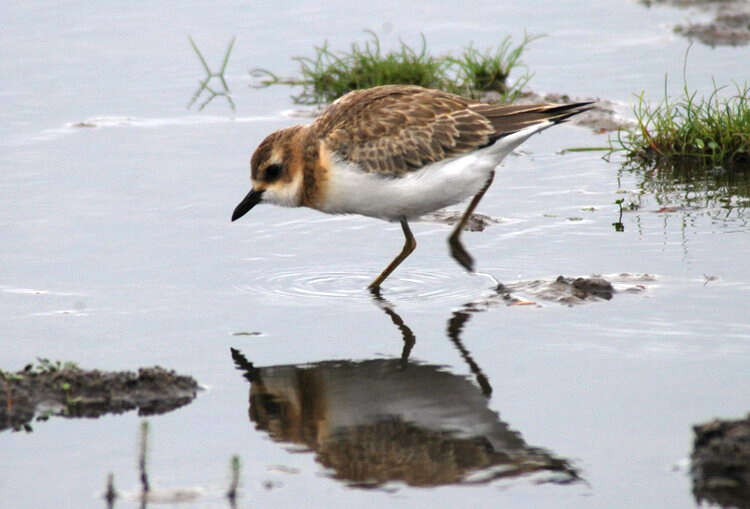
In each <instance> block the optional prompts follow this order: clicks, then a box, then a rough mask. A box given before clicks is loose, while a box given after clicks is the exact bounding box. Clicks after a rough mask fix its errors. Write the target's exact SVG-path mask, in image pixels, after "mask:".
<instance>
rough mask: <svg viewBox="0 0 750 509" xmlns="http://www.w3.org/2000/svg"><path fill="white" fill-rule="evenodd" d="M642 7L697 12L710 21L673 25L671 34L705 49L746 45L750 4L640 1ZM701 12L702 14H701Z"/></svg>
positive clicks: (699, 0)
mask: <svg viewBox="0 0 750 509" xmlns="http://www.w3.org/2000/svg"><path fill="white" fill-rule="evenodd" d="M641 3H642V4H643V5H645V6H646V7H651V6H652V5H668V6H672V7H680V8H697V10H696V11H695V12H698V13H701V14H702V12H708V13H710V14H711V15H712V16H713V19H712V20H711V21H709V22H706V23H691V22H688V23H685V24H680V25H676V26H675V27H674V31H675V32H676V33H678V34H681V35H684V36H685V37H688V38H690V39H697V40H698V41H700V42H701V43H703V44H706V45H708V46H743V45H745V44H748V43H750V3H748V2H745V1H742V0H642V1H641ZM701 11H702V12H701Z"/></svg>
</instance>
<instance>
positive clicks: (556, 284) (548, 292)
mask: <svg viewBox="0 0 750 509" xmlns="http://www.w3.org/2000/svg"><path fill="white" fill-rule="evenodd" d="M655 279H656V278H655V277H654V276H651V275H649V274H629V273H622V274H618V275H615V276H607V277H606V278H605V277H603V276H600V275H593V276H590V277H565V276H558V277H557V278H555V279H554V280H545V279H535V280H531V281H517V282H512V283H499V284H498V285H497V287H496V288H495V292H496V294H495V295H492V296H490V297H488V298H485V299H481V300H477V301H474V302H471V303H468V304H467V305H466V306H468V307H467V311H480V310H483V309H486V308H488V307H492V306H495V305H497V304H501V303H502V304H505V305H508V306H523V305H539V304H538V302H537V301H546V302H555V303H558V304H564V305H567V306H575V305H580V304H588V303H593V302H601V301H608V300H611V299H612V298H613V297H614V296H615V295H618V294H623V293H630V294H632V293H642V292H644V291H646V288H647V287H646V284H647V283H649V282H653V281H655Z"/></svg>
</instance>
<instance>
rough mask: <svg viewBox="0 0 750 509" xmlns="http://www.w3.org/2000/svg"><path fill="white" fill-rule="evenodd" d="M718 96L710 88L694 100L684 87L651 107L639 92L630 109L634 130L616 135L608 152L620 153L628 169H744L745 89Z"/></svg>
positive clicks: (747, 139)
mask: <svg viewBox="0 0 750 509" xmlns="http://www.w3.org/2000/svg"><path fill="white" fill-rule="evenodd" d="M721 91H722V88H719V87H717V86H715V85H714V90H713V92H712V93H711V95H710V96H708V98H704V97H701V98H699V97H697V94H696V93H695V92H690V91H689V89H688V88H687V85H685V87H684V88H683V91H682V95H681V96H680V97H678V98H677V99H670V98H669V97H668V96H667V94H666V93H665V96H664V100H663V101H662V102H661V103H659V104H657V105H652V104H650V103H649V102H647V101H646V98H645V94H644V93H641V94H640V95H639V96H638V102H637V104H636V105H635V107H634V108H633V112H634V114H635V118H636V125H635V127H633V128H631V129H629V130H626V131H624V132H623V131H620V133H619V134H618V136H617V139H616V140H611V141H610V151H611V152H614V151H620V150H621V151H624V152H625V155H626V157H627V159H628V163H629V164H631V165H636V166H655V167H660V168H664V167H671V168H672V169H677V170H679V171H683V172H684V171H690V169H691V168H696V169H702V170H705V169H711V168H720V169H723V170H725V171H734V170H742V169H747V168H750V87H748V85H747V84H745V85H744V86H742V87H741V86H739V85H738V86H737V90H736V93H735V94H734V95H732V96H730V97H722V96H720V95H719V93H720V92H721Z"/></svg>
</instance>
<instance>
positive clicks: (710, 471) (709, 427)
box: [690, 414, 750, 509]
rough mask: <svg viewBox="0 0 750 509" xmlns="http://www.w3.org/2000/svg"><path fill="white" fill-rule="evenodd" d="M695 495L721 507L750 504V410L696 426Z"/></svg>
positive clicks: (693, 460) (693, 469) (693, 466)
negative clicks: (739, 416) (740, 416)
mask: <svg viewBox="0 0 750 509" xmlns="http://www.w3.org/2000/svg"><path fill="white" fill-rule="evenodd" d="M693 431H694V432H695V439H694V442H693V453H692V455H691V458H690V459H691V463H692V466H691V474H692V477H693V495H694V496H695V499H696V501H697V502H698V503H699V504H701V503H703V502H704V501H705V502H708V503H711V504H717V505H720V506H722V507H736V508H743V509H746V508H750V414H749V415H748V416H747V417H746V418H745V419H741V420H737V421H728V420H719V419H717V420H714V421H711V422H709V423H706V424H701V425H698V426H695V427H693Z"/></svg>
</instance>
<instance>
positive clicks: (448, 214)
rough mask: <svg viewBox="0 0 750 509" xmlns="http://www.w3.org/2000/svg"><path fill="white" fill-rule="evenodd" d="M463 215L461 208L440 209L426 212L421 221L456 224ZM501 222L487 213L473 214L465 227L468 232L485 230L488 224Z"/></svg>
mask: <svg viewBox="0 0 750 509" xmlns="http://www.w3.org/2000/svg"><path fill="white" fill-rule="evenodd" d="M463 215H464V213H463V211H461V210H438V211H435V212H431V213H430V214H425V215H424V216H422V217H421V218H420V221H425V222H428V223H442V224H449V225H454V224H456V223H458V222H459V221H460V220H461V218H462V217H463ZM499 223H500V220H499V219H497V218H494V217H491V216H488V215H485V214H472V215H471V216H469V220H468V221H466V225H464V228H463V229H464V231H467V232H483V231H484V229H485V228H487V227H488V226H491V225H493V224H499Z"/></svg>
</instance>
